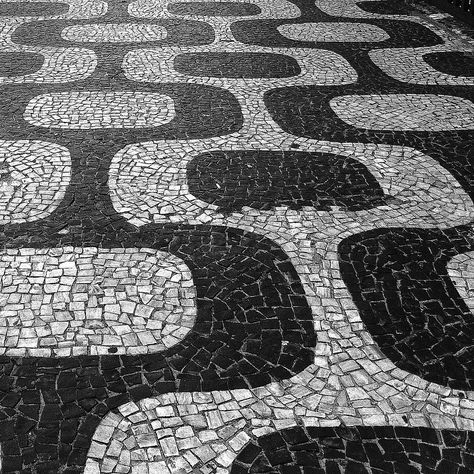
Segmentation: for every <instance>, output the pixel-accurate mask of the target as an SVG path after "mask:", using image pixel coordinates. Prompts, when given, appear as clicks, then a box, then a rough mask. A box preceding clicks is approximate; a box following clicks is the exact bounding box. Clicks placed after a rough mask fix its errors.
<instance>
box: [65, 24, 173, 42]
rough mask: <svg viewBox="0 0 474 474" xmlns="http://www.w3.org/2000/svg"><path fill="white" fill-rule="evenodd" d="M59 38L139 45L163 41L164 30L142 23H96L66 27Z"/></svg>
mask: <svg viewBox="0 0 474 474" xmlns="http://www.w3.org/2000/svg"><path fill="white" fill-rule="evenodd" d="M61 37H62V38H63V39H65V40H67V41H75V42H81V43H141V42H146V41H160V40H163V39H165V38H166V29H165V28H164V27H163V26H159V25H151V24H143V23H97V24H91V25H74V26H68V27H67V28H64V30H63V31H62V32H61Z"/></svg>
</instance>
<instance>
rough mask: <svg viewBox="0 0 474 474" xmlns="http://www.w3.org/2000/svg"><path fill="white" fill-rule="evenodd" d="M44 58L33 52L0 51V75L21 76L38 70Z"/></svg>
mask: <svg viewBox="0 0 474 474" xmlns="http://www.w3.org/2000/svg"><path fill="white" fill-rule="evenodd" d="M43 62H44V58H43V56H41V54H35V53H20V52H18V53H0V76H23V75H25V74H32V73H34V72H36V71H38V70H39V69H40V68H41V66H42V65H43Z"/></svg>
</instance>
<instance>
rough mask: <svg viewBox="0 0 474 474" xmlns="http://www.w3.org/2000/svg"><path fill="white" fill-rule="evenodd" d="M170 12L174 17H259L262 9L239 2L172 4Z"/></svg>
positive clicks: (169, 7)
mask: <svg viewBox="0 0 474 474" xmlns="http://www.w3.org/2000/svg"><path fill="white" fill-rule="evenodd" d="M168 11H169V12H170V13H173V14H174V15H195V16H217V17H218V16H224V17H226V16H231V17H235V16H249V15H258V14H259V13H261V9H260V7H259V6H258V5H254V4H252V3H238V2H179V3H170V4H169V5H168Z"/></svg>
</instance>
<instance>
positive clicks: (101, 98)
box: [24, 91, 175, 130]
mask: <svg viewBox="0 0 474 474" xmlns="http://www.w3.org/2000/svg"><path fill="white" fill-rule="evenodd" d="M174 116H175V112H174V103H173V100H172V99H171V98H170V97H168V96H165V95H163V94H157V93H153V92H128V91H127V92H101V91H86V92H57V93H51V94H43V95H39V96H36V97H34V98H33V99H31V101H30V102H29V104H28V105H27V107H26V109H25V113H24V117H25V120H26V121H27V122H29V123H31V124H32V125H36V126H39V127H53V128H64V129H79V130H90V129H104V128H144V127H158V126H160V125H164V124H166V123H168V122H170V121H171V120H172V119H173V118H174Z"/></svg>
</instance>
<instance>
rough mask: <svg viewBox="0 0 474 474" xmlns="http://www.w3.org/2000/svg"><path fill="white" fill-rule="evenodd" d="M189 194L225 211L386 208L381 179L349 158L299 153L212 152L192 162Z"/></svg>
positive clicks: (188, 178)
mask: <svg viewBox="0 0 474 474" xmlns="http://www.w3.org/2000/svg"><path fill="white" fill-rule="evenodd" d="M187 181H188V186H189V190H190V192H191V193H192V194H193V195H194V196H196V197H197V198H199V199H201V200H202V201H205V202H208V203H211V204H215V205H216V206H219V208H220V209H221V210H222V211H224V212H232V211H236V210H240V209H241V208H242V206H248V207H253V208H254V209H263V210H268V209H272V208H275V207H276V206H288V207H289V208H290V209H301V208H302V206H312V207H314V208H316V209H320V210H330V209H331V207H332V206H340V207H341V208H344V209H347V210H360V209H368V208H372V207H375V206H380V205H383V204H385V200H386V196H384V194H383V191H382V189H381V188H380V186H379V184H378V182H377V180H376V179H375V178H374V177H373V176H372V174H371V173H370V172H369V171H368V170H367V168H366V167H365V166H364V165H362V164H361V163H360V162H358V161H356V160H354V159H352V158H347V157H342V156H335V155H330V154H324V153H305V152H299V151H293V150H290V151H250V150H248V151H246V150H241V151H225V150H222V151H214V152H208V153H204V154H202V155H199V156H197V157H196V158H194V159H193V160H192V161H191V162H190V163H189V164H188V170H187Z"/></svg>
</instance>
